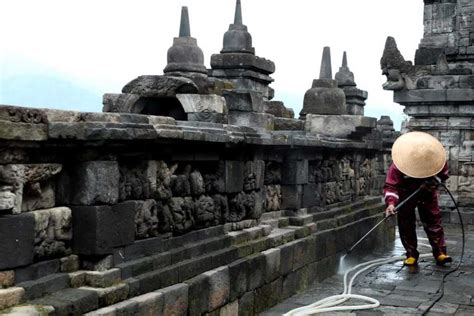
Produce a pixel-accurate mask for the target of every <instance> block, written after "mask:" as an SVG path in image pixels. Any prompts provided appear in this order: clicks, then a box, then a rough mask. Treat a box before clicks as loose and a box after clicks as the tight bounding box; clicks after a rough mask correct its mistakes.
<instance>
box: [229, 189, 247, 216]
mask: <svg viewBox="0 0 474 316" xmlns="http://www.w3.org/2000/svg"><path fill="white" fill-rule="evenodd" d="M245 204H246V195H245V193H244V192H239V193H237V194H236V195H235V196H234V197H232V198H230V200H229V214H228V216H227V221H228V222H238V221H241V220H243V219H244V218H245V215H246V207H245Z"/></svg>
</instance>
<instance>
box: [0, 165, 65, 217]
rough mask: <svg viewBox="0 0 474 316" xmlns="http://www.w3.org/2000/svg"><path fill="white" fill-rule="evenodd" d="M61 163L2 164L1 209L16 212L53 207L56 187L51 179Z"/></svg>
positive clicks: (57, 171)
mask: <svg viewBox="0 0 474 316" xmlns="http://www.w3.org/2000/svg"><path fill="white" fill-rule="evenodd" d="M61 169H62V166H61V165H60V164H24V165H23V164H10V165H0V210H7V211H8V210H10V211H11V212H12V213H13V214H19V213H21V212H26V211H32V210H35V209H38V208H50V207H53V206H54V203H55V199H54V190H53V188H52V184H51V183H48V180H49V179H50V178H51V177H53V176H54V175H56V174H58V173H59V172H60V171H61Z"/></svg>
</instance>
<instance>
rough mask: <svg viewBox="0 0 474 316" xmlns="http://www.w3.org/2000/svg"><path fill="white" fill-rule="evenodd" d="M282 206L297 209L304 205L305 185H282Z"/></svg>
mask: <svg viewBox="0 0 474 316" xmlns="http://www.w3.org/2000/svg"><path fill="white" fill-rule="evenodd" d="M281 194H282V198H281V208H282V209H289V210H295V209H299V208H301V207H302V201H303V186H302V185H300V184H293V185H282V186H281Z"/></svg>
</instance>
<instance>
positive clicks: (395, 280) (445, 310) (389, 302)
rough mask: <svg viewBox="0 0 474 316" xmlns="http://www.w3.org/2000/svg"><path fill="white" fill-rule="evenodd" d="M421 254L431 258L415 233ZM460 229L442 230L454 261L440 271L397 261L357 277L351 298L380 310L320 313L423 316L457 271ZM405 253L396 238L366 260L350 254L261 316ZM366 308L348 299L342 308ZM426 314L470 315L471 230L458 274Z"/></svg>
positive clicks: (428, 264) (473, 304) (338, 286)
mask: <svg viewBox="0 0 474 316" xmlns="http://www.w3.org/2000/svg"><path fill="white" fill-rule="evenodd" d="M418 239H419V241H418V243H419V246H418V249H419V250H420V253H430V251H431V248H427V247H425V246H422V245H421V244H428V239H426V235H425V234H424V232H423V231H422V229H421V230H419V231H418ZM461 240H462V238H461V230H460V229H458V228H451V227H450V228H447V229H446V243H447V247H448V253H449V254H450V255H451V256H452V257H453V260H454V262H453V263H451V265H450V266H445V267H439V266H437V265H436V264H435V262H434V259H433V258H432V257H431V256H430V257H427V258H423V259H420V261H419V265H418V267H416V268H408V267H404V266H403V265H402V261H397V262H394V263H389V264H384V265H380V266H377V267H373V268H370V269H368V270H367V271H365V272H363V273H362V274H361V275H359V276H358V277H357V279H356V280H355V282H354V285H353V287H352V293H354V294H361V295H365V296H369V297H371V298H375V299H377V300H378V301H379V302H380V306H379V307H377V308H375V309H366V310H351V311H338V312H329V313H323V314H324V315H354V316H362V315H364V316H365V315H422V314H423V313H424V312H425V311H426V309H427V308H428V307H429V306H430V305H431V303H432V302H433V301H434V300H436V299H437V298H438V297H439V292H438V291H439V287H440V284H441V283H440V281H441V279H442V276H443V275H444V274H445V273H446V272H448V271H450V270H451V269H452V268H454V267H456V266H457V264H458V262H459V258H460V254H461V246H462V243H461ZM403 255H404V249H403V246H402V245H401V243H400V240H399V239H398V238H397V240H396V242H395V243H394V244H393V247H391V248H390V249H381V250H378V251H377V252H374V253H372V254H370V255H360V254H357V253H352V254H350V255H348V256H346V257H345V258H344V259H343V260H340V262H339V270H338V274H336V275H334V276H332V277H330V278H328V279H325V280H324V281H322V282H318V283H314V284H313V285H311V286H309V287H308V288H307V289H306V290H305V291H304V292H302V293H299V294H296V295H294V296H292V297H290V298H289V299H287V300H285V301H283V302H282V303H280V304H278V305H276V306H274V307H272V308H271V309H269V310H267V311H266V312H264V313H262V314H261V315H264V316H270V315H282V314H284V313H287V312H288V311H290V310H292V309H295V308H298V307H302V306H305V305H309V304H312V303H314V302H316V301H318V300H321V299H323V298H326V297H328V296H331V295H336V294H341V293H342V291H343V281H342V280H343V275H344V272H345V271H346V270H347V269H349V268H352V267H353V266H355V265H357V264H359V263H362V262H366V261H369V260H373V259H379V258H382V257H391V256H403ZM356 304H365V303H364V302H361V301H357V300H354V299H351V300H349V301H347V302H345V303H343V305H356ZM426 315H456V316H457V315H474V231H472V230H471V231H466V237H465V253H464V259H463V264H462V265H461V267H460V268H459V270H457V271H455V272H453V273H451V274H450V275H449V276H448V277H447V278H446V282H445V284H444V296H443V297H442V298H441V299H440V300H439V302H437V303H436V304H435V305H434V306H433V307H432V308H431V309H430V311H429V312H428V313H427V314H426Z"/></svg>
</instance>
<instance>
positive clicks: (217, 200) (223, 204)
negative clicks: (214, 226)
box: [212, 194, 229, 222]
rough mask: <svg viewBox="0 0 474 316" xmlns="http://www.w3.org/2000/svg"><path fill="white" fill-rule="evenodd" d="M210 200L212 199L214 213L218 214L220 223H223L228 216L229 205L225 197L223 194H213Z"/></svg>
mask: <svg viewBox="0 0 474 316" xmlns="http://www.w3.org/2000/svg"><path fill="white" fill-rule="evenodd" d="M212 198H213V199H214V207H215V209H216V212H218V213H219V214H220V216H221V221H222V222H225V221H226V220H227V218H228V216H229V203H228V201H227V196H226V195H223V194H214V195H213V196H212Z"/></svg>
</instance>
